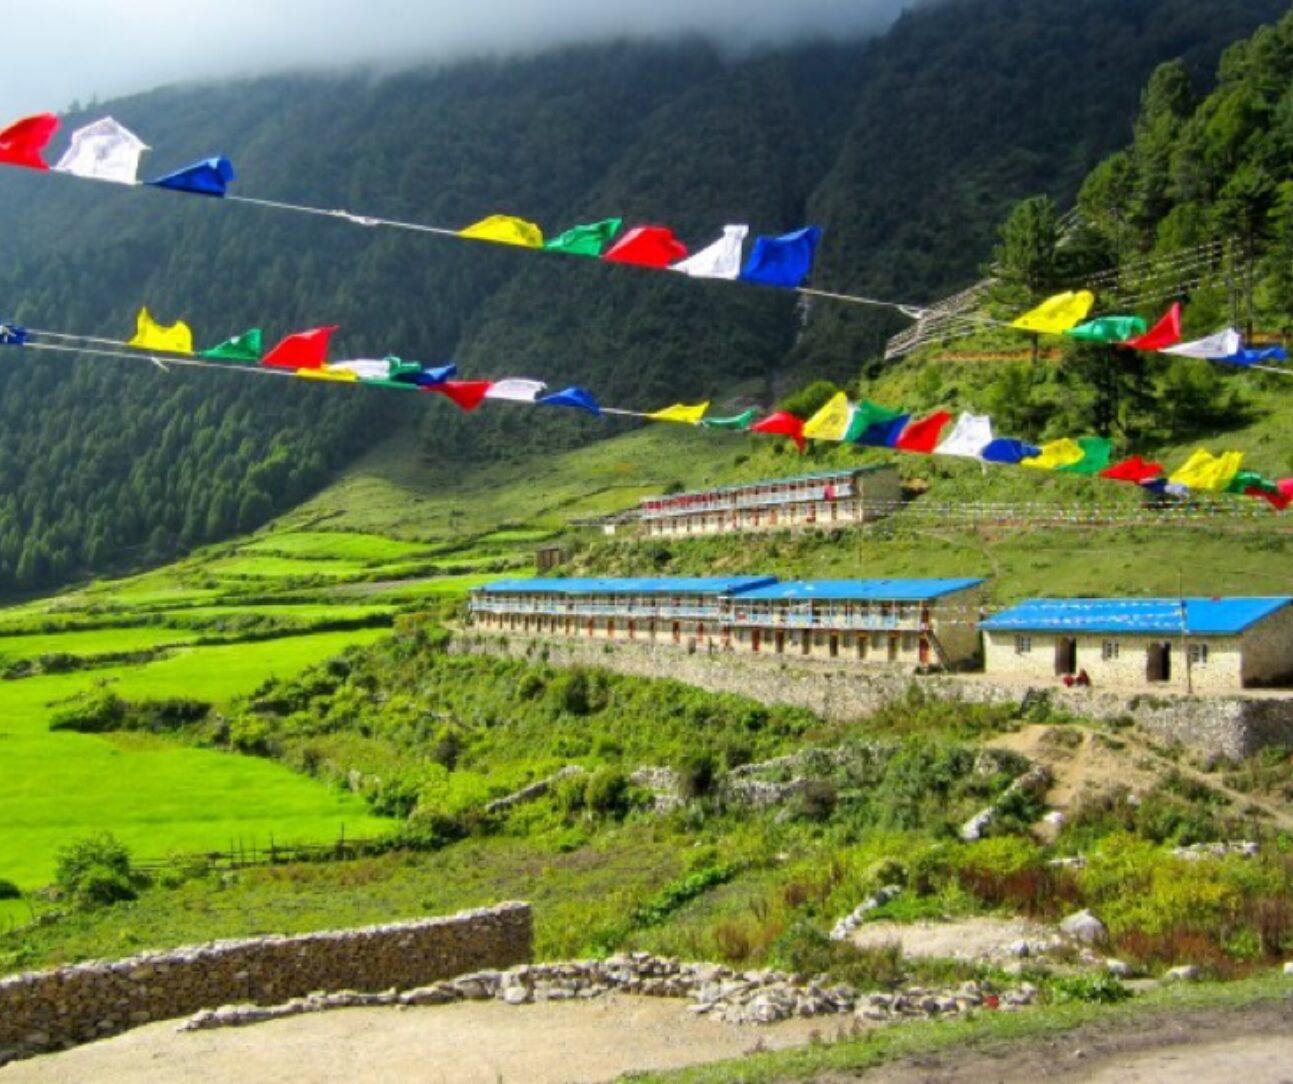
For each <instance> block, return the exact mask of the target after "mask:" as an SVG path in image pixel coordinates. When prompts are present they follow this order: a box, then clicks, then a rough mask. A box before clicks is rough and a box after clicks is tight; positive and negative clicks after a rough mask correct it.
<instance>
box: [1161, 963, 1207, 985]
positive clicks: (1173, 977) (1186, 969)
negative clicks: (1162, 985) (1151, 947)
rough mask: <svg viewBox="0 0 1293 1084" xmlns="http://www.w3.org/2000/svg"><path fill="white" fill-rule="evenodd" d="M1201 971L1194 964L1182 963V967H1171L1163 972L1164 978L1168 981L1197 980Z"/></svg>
mask: <svg viewBox="0 0 1293 1084" xmlns="http://www.w3.org/2000/svg"><path fill="white" fill-rule="evenodd" d="M1200 974H1201V972H1200V971H1199V969H1198V968H1197V967H1195V966H1194V964H1182V965H1181V966H1180V967H1173V968H1169V969H1168V970H1167V971H1166V972H1164V974H1163V978H1164V979H1166V980H1167V981H1168V982H1197V981H1198V980H1199V976H1200Z"/></svg>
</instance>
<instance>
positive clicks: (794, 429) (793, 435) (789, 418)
mask: <svg viewBox="0 0 1293 1084" xmlns="http://www.w3.org/2000/svg"><path fill="white" fill-rule="evenodd" d="M750 432H752V433H768V434H770V435H772V436H777V437H789V438H790V439H791V440H793V441H794V442H795V447H796V448H798V449H799V450H800V451H801V452H802V451H803V450H804V448H805V442H804V423H803V419H802V418H796V417H795V416H794V415H793V414H788V413H786V411H784V410H779V411H777V412H776V413H775V414H769V415H768V416H767V417H766V418H763V419H762V420H760V421H757V422H755V423H754V424H753V425H752V426H750Z"/></svg>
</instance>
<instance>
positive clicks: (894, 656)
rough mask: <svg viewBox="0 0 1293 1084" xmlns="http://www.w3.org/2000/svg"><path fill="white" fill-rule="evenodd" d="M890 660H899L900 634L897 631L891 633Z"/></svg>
mask: <svg viewBox="0 0 1293 1084" xmlns="http://www.w3.org/2000/svg"><path fill="white" fill-rule="evenodd" d="M889 661H890V662H897V661H898V634H897V633H896V632H891V633H890V634H889Z"/></svg>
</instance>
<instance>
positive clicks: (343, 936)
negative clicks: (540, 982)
mask: <svg viewBox="0 0 1293 1084" xmlns="http://www.w3.org/2000/svg"><path fill="white" fill-rule="evenodd" d="M532 950H533V924H532V917H531V913H530V905H529V904H527V903H501V904H499V905H498V906H496V907H490V908H484V909H481V910H477V911H463V912H461V913H460V914H457V915H451V916H448V917H444V918H431V919H420V920H416V921H412V922H397V923H393V924H390V925H386V926H368V927H365V928H363V929H357V930H335V931H331V932H326V933H312V934H303V935H300V936H297V937H257V938H249V939H247V940H242V941H214V942H212V943H210V944H208V945H199V946H195V947H191V948H180V949H174V950H172V951H169V952H150V953H144V954H142V955H139V956H132V957H130V958H129V959H125V960H118V961H111V962H109V961H96V962H93V963H85V964H77V965H75V966H71V967H62V968H59V969H57V970H55V971H39V972H30V973H28V974H23V975H15V976H12V977H10V978H6V979H0V1065H3V1064H4V1063H5V1062H6V1061H12V1060H13V1059H15V1058H20V1057H26V1056H30V1055H32V1054H41V1053H45V1052H48V1051H53V1050H60V1049H64V1048H66V1047H69V1046H75V1045H76V1044H77V1043H83V1042H89V1041H90V1040H93V1039H101V1038H103V1037H105V1036H107V1035H115V1034H116V1033H118V1032H121V1031H125V1030H127V1029H128V1028H131V1027H134V1026H136V1025H138V1024H146V1023H149V1022H150V1021H154V1020H169V1019H173V1018H174V1017H178V1016H187V1015H189V1014H191V1013H194V1012H197V1011H198V1010H199V1009H205V1008H215V1007H217V1006H220V1005H225V1004H227V1003H229V1002H252V1003H255V1004H261V1005H273V1004H275V1003H277V1002H281V1001H285V1000H287V999H289V998H294V997H301V996H303V995H305V994H308V993H310V992H312V991H316V990H341V989H346V990H362V991H378V990H387V989H390V988H392V987H393V988H396V989H408V988H412V987H418V986H424V985H426V984H427V983H430V982H435V981H437V980H439V979H447V978H452V977H453V976H455V975H461V974H463V973H464V972H468V971H475V970H479V969H480V968H501V967H511V966H513V965H515V964H520V963H526V962H528V961H529V960H530V958H531V953H532Z"/></svg>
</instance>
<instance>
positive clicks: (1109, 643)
mask: <svg viewBox="0 0 1293 1084" xmlns="http://www.w3.org/2000/svg"><path fill="white" fill-rule="evenodd" d="M1121 647H1122V645H1121V644H1120V643H1118V641H1117V640H1105V641H1104V642H1103V643H1101V645H1100V658H1102V659H1103V660H1104V661H1105V662H1112V661H1114V660H1115V659H1117V658H1118V652H1119V649H1120V648H1121Z"/></svg>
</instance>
